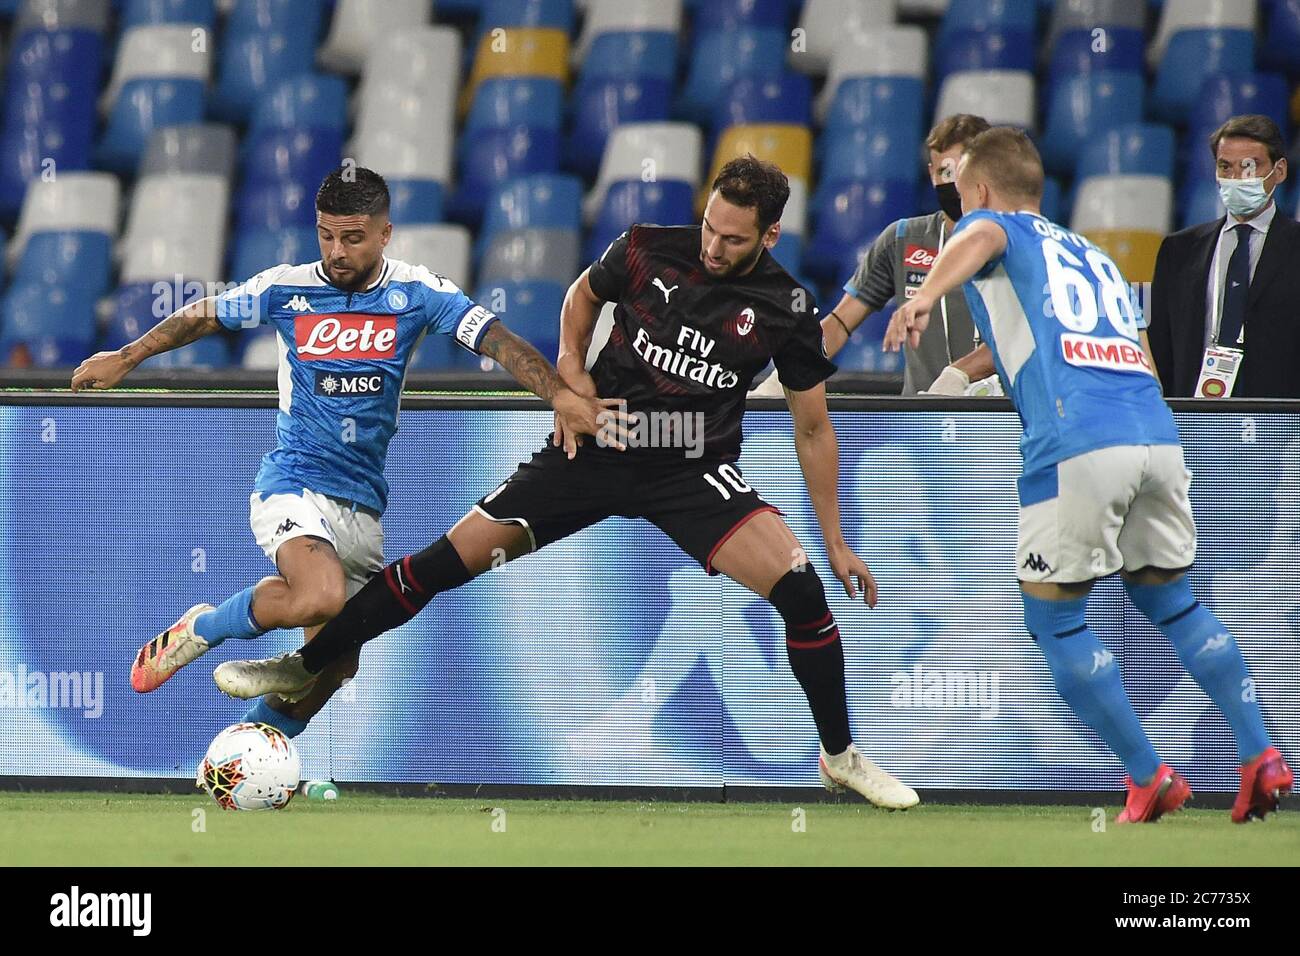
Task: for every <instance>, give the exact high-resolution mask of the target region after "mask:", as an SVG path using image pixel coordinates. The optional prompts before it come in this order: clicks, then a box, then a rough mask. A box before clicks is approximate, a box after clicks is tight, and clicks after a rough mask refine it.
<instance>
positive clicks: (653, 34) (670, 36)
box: [581, 30, 677, 86]
mask: <svg viewBox="0 0 1300 956" xmlns="http://www.w3.org/2000/svg"><path fill="white" fill-rule="evenodd" d="M676 71H677V35H676V34H674V33H666V32H663V31H658V30H642V31H637V32H611V33H602V34H600V35H598V36H597V37H596V38H595V39H594V40H593V41H592V44H591V49H590V50H588V51H587V55H586V57H584V58H583V61H582V72H581V77H582V80H583V82H588V81H591V80H626V79H656V80H662V81H663V82H664V83H666V84H668V85H669V86H671V85H672V80H673V77H674V75H675V74H676Z"/></svg>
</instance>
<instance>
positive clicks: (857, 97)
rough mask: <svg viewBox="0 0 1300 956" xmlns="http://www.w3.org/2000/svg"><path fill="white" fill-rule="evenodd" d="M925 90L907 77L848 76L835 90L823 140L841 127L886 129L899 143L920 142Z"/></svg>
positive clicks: (843, 128)
mask: <svg viewBox="0 0 1300 956" xmlns="http://www.w3.org/2000/svg"><path fill="white" fill-rule="evenodd" d="M923 103H924V90H923V88H922V85H921V81H920V80H919V79H916V78H914V77H910V76H878V77H877V76H854V77H847V78H845V79H844V81H843V82H841V83H840V85H839V86H838V87H837V88H836V90H835V98H834V99H833V100H832V101H831V104H830V109H829V111H828V112H827V113H826V116H825V128H824V130H823V133H822V139H821V141H819V143H818V144H817V145H818V147H819V148H822V147H824V145H825V142H826V139H827V137H828V136H830V135H834V134H836V133H838V132H840V131H843V130H856V129H887V130H889V131H891V132H892V133H894V135H895V138H896V139H897V140H898V141H899V142H912V143H919V142H921V140H922V138H923V136H922V127H921V124H922V122H923V119H924V117H923V113H922V110H923Z"/></svg>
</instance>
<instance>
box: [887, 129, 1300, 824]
mask: <svg viewBox="0 0 1300 956" xmlns="http://www.w3.org/2000/svg"><path fill="white" fill-rule="evenodd" d="M1042 189H1043V167H1042V161H1041V159H1040V158H1039V155H1038V151H1037V150H1036V149H1035V148H1034V146H1033V144H1032V143H1031V142H1030V141H1029V138H1028V137H1027V136H1026V135H1025V134H1024V133H1022V132H1020V131H1018V130H1014V129H1010V128H1007V127H997V128H994V129H990V130H988V131H986V132H984V133H981V134H980V135H979V136H976V137H975V138H974V139H973V140H971V141H970V143H969V144H968V145H967V148H966V151H965V153H964V155H963V156H962V159H961V161H960V163H959V164H958V167H957V190H958V193H959V194H960V196H961V200H962V210H963V215H962V219H961V222H960V223H959V224H958V225H957V229H956V230H955V232H954V235H953V239H952V241H951V242H950V243H949V244H948V245H946V246H945V247H944V250H943V252H942V253H941V254H940V255H939V257H938V259H937V260H936V261H935V263H934V266H933V268H932V270H931V272H930V275H929V277H928V278H927V279H926V280H925V282H924V284H923V285H922V286H921V288H920V290H918V292H917V294H916V296H915V297H914V298H913V299H911V300H909V301H908V302H906V303H904V304H903V305H902V306H901V307H900V308H899V310H898V311H897V312H896V313H895V314H894V318H893V320H892V321H891V322H890V326H889V329H888V331H887V332H886V335H885V346H886V348H893V349H897V348H898V347H900V346H901V344H902V343H903V342H904V341H906V340H908V339H909V337H910V339H911V341H913V342H915V341H916V340H917V339H918V338H919V336H920V333H921V332H922V331H923V330H924V329H925V328H926V326H927V324H928V322H929V316H930V310H931V309H932V308H933V306H934V303H935V302H937V301H938V299H939V298H940V297H942V296H943V295H945V294H947V293H948V292H950V291H952V290H953V289H955V288H957V287H958V286H961V287H962V288H963V291H964V293H965V295H966V300H967V302H968V304H969V305H970V309H971V315H972V317H973V318H974V320H975V324H976V327H977V328H978V329H979V331H980V335H981V337H982V339H983V341H984V342H986V343H987V344H988V345H989V347H990V348H991V350H992V353H993V358H994V362H995V364H996V366H997V371H998V375H999V376H1000V377H1001V379H1002V383H1003V387H1004V389H1005V391H1006V393H1007V394H1008V395H1009V396H1010V397H1011V400H1012V402H1013V403H1014V404H1015V406H1016V410H1017V411H1018V412H1019V413H1020V419H1021V422H1022V423H1023V426H1024V436H1023V438H1022V440H1021V452H1022V455H1023V457H1024V468H1023V471H1022V474H1021V477H1020V479H1019V482H1018V485H1019V495H1020V518H1019V532H1018V541H1017V554H1016V561H1017V565H1018V568H1019V572H1018V573H1019V578H1020V589H1021V593H1022V597H1023V600H1024V607H1025V624H1026V626H1027V627H1028V629H1029V631H1030V633H1031V634H1032V635H1033V637H1034V640H1035V641H1036V642H1037V644H1038V647H1039V649H1040V650H1041V651H1042V653H1043V655H1044V657H1045V658H1046V659H1047V663H1048V666H1049V668H1050V670H1051V673H1052V678H1053V680H1054V682H1055V684H1056V688H1057V691H1058V692H1059V693H1060V695H1061V697H1062V698H1063V699H1064V700H1065V702H1066V703H1067V704H1069V706H1070V707H1071V709H1072V710H1073V711H1074V712H1075V714H1076V715H1077V716H1078V717H1079V718H1080V719H1081V720H1082V721H1083V722H1084V723H1086V724H1087V725H1088V726H1089V727H1091V728H1092V729H1093V730H1094V731H1096V732H1097V734H1098V735H1099V736H1100V737H1101V738H1102V739H1103V740H1104V741H1105V742H1106V743H1107V745H1109V746H1110V748H1111V750H1113V751H1114V752H1115V754H1116V755H1117V756H1118V757H1119V758H1120V760H1121V761H1122V762H1123V764H1124V766H1125V768H1126V769H1127V771H1128V779H1127V780H1126V786H1127V788H1128V797H1127V801H1126V805H1125V808H1124V810H1123V812H1122V813H1121V814H1120V817H1119V821H1120V822H1122V823H1129V822H1145V821H1151V820H1155V819H1157V818H1158V817H1159V816H1161V815H1162V814H1164V813H1168V812H1170V811H1172V810H1176V809H1178V808H1179V807H1180V806H1181V805H1182V804H1183V802H1184V801H1185V800H1186V799H1187V798H1188V796H1190V794H1191V790H1190V788H1189V787H1188V785H1187V782H1186V781H1185V780H1184V779H1183V778H1182V776H1181V775H1179V773H1178V772H1177V771H1175V770H1173V769H1172V768H1171V767H1169V766H1168V765H1167V764H1164V763H1162V762H1161V760H1160V758H1159V757H1158V756H1157V755H1156V752H1155V749H1154V748H1153V747H1152V745H1151V742H1150V741H1149V740H1148V739H1147V736H1146V734H1145V732H1144V731H1143V729H1142V725H1141V723H1140V722H1139V720H1138V718H1137V715H1136V714H1135V713H1134V711H1133V708H1132V706H1131V704H1130V703H1129V701H1128V697H1127V695H1126V694H1125V692H1124V686H1123V684H1122V683H1121V681H1120V674H1119V666H1118V662H1117V661H1116V660H1115V657H1114V655H1113V654H1112V653H1111V652H1110V651H1109V650H1107V649H1106V648H1105V647H1104V646H1103V645H1102V644H1101V642H1100V641H1099V640H1098V639H1097V637H1096V635H1095V634H1094V633H1093V632H1092V631H1091V630H1089V628H1088V624H1087V620H1086V611H1087V604H1088V595H1089V592H1090V591H1091V588H1092V585H1093V583H1094V581H1096V580H1097V579H1098V578H1102V577H1105V576H1107V575H1110V574H1113V573H1114V572H1116V571H1119V572H1120V573H1121V574H1122V576H1123V580H1124V587H1125V589H1126V590H1127V592H1128V594H1129V597H1130V598H1131V600H1132V601H1133V603H1134V604H1135V605H1136V606H1137V607H1138V609H1139V610H1140V611H1142V613H1143V614H1145V615H1146V616H1147V617H1148V618H1149V619H1150V620H1151V621H1152V622H1153V623H1154V624H1155V625H1156V626H1157V627H1158V628H1160V630H1161V631H1162V632H1163V633H1164V634H1165V635H1166V636H1167V637H1168V638H1169V639H1170V641H1171V642H1172V643H1173V645H1174V649H1175V651H1176V652H1177V654H1178V657H1179V660H1180V661H1181V662H1182V664H1183V666H1184V667H1185V668H1186V670H1187V672H1188V674H1190V675H1191V677H1192V678H1193V679H1194V680H1195V681H1196V682H1197V683H1198V684H1200V686H1201V688H1202V689H1203V690H1204V691H1205V692H1206V694H1207V695H1209V697H1210V699H1211V700H1213V701H1214V702H1215V704H1217V705H1218V706H1219V708H1220V709H1221V710H1222V711H1223V713H1224V715H1225V716H1226V717H1227V719H1228V722H1229V724H1230V725H1231V727H1232V730H1233V734H1234V736H1235V737H1236V741H1237V749H1238V751H1239V754H1240V756H1241V760H1242V768H1241V788H1240V791H1239V793H1238V795H1237V800H1236V803H1235V804H1234V806H1233V809H1232V819H1233V820H1234V821H1236V822H1244V821H1246V820H1248V819H1252V818H1254V817H1259V816H1263V815H1264V814H1265V813H1267V812H1269V811H1271V810H1274V809H1276V808H1277V804H1278V795H1279V793H1282V792H1285V791H1288V790H1289V789H1290V787H1291V784H1292V774H1291V770H1290V769H1289V768H1288V767H1287V765H1286V763H1285V762H1284V761H1283V759H1282V756H1281V754H1280V753H1278V751H1277V750H1276V749H1275V748H1274V747H1273V746H1272V745H1271V743H1270V741H1269V738H1268V734H1267V732H1266V730H1265V728H1264V722H1263V718H1262V716H1261V713H1260V707H1259V704H1258V702H1257V700H1256V696H1255V694H1254V693H1253V686H1254V685H1253V683H1252V682H1251V679H1250V675H1249V673H1248V671H1247V669H1246V664H1245V661H1244V660H1243V658H1242V656H1241V651H1240V650H1239V649H1238V647H1237V643H1236V641H1235V640H1234V639H1233V637H1232V635H1231V634H1230V633H1229V632H1228V630H1227V628H1225V627H1224V626H1223V624H1222V623H1221V622H1220V621H1219V620H1218V618H1217V617H1215V615H1214V614H1213V613H1212V612H1211V611H1210V610H1209V609H1208V608H1206V607H1204V606H1202V605H1201V604H1200V603H1199V602H1198V601H1197V600H1196V598H1195V597H1194V596H1193V594H1192V592H1191V589H1190V587H1189V586H1188V583H1187V578H1186V571H1187V569H1188V567H1190V565H1191V563H1192V561H1193V559H1194V558H1195V556H1196V526H1195V523H1194V521H1193V519H1192V511H1191V504H1190V501H1189V499H1188V489H1189V486H1190V482H1191V474H1190V473H1189V472H1188V471H1187V468H1186V466H1185V465H1184V463H1183V453H1182V447H1181V445H1180V444H1179V438H1178V429H1177V426H1176V425H1175V423H1174V419H1173V415H1172V414H1171V413H1170V411H1169V407H1168V406H1167V405H1166V404H1165V402H1164V398H1163V396H1162V394H1161V391H1160V385H1159V382H1158V381H1157V379H1156V377H1155V374H1154V369H1153V366H1152V362H1151V359H1150V353H1149V352H1148V350H1147V349H1146V347H1145V342H1144V341H1143V336H1142V334H1141V331H1140V326H1141V325H1142V318H1141V313H1140V310H1139V309H1138V308H1137V306H1136V305H1135V304H1134V301H1133V296H1132V294H1131V291H1130V287H1129V285H1128V284H1127V282H1126V281H1125V280H1124V277H1123V276H1122V275H1121V273H1120V271H1119V269H1118V268H1117V267H1116V266H1115V263H1114V262H1113V261H1111V259H1110V258H1109V257H1108V256H1107V255H1106V254H1105V253H1104V252H1102V251H1101V250H1100V249H1098V248H1097V247H1096V246H1094V245H1093V244H1092V243H1091V242H1089V241H1088V240H1087V239H1085V238H1083V237H1081V236H1078V235H1076V234H1074V233H1072V232H1070V231H1069V230H1066V229H1064V228H1062V227H1061V226H1058V225H1056V224H1055V223H1052V222H1049V221H1048V220H1047V219H1045V218H1043V216H1042V215H1041V214H1040V213H1039V211H1038V210H1039V202H1040V201H1041V198H1042Z"/></svg>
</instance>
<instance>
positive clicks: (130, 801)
mask: <svg viewBox="0 0 1300 956" xmlns="http://www.w3.org/2000/svg"><path fill="white" fill-rule="evenodd" d="M196 811H202V812H201V813H198V812H196ZM799 811H802V812H799ZM1117 812H1118V807H1117V806H1108V807H1106V808H1105V814H1106V816H1105V829H1104V832H1097V821H1096V815H1095V814H1094V813H1093V812H1092V811H1091V810H1090V809H1089V808H1087V807H1059V806H1054V807H1035V806H954V805H934V804H931V805H922V806H920V807H917V808H915V809H912V810H909V811H907V812H905V813H890V812H887V811H883V810H877V809H875V808H874V807H870V806H867V805H866V804H861V803H847V802H846V803H839V804H820V803H818V804H809V805H808V806H806V807H802V808H800V807H797V806H796V805H795V804H793V803H762V804H754V803H740V804H735V803H732V804H722V803H674V802H635V801H627V802H596V801H583V800H480V799H473V800H466V799H451V798H416V797H407V798H401V797H382V796H371V795H360V794H357V793H355V792H353V793H349V792H348V791H347V789H346V788H345V789H344V791H343V796H342V797H341V798H340V799H339V800H338V801H337V802H329V803H322V802H313V801H308V800H305V799H302V798H301V797H296V798H295V799H294V801H293V803H292V804H290V805H289V806H288V807H287V808H286V809H284V810H282V811H278V812H267V813H236V812H231V811H223V810H221V809H220V808H219V807H217V806H216V804H214V803H213V802H212V801H211V800H210V799H208V798H207V797H206V796H202V795H200V794H195V795H194V796H147V795H145V796H141V795H134V794H131V795H126V794H105V793H78V794H65V793H57V794H56V793H0V860H2V862H3V863H5V864H6V865H41V866H71V865H78V866H118V865H121V866H148V865H189V864H195V865H217V866H220V865H231V866H247V865H250V864H251V865H263V866H284V865H291V866H292V865H311V866H329V865H349V864H370V865H387V864H395V865H421V866H423V865H438V864H457V865H465V864H470V865H474V864H491V865H511V864H542V865H545V864H557V865H570V864H572V865H626V864H632V865H640V864H648V865H659V864H663V865H769V864H772V865H799V864H848V865H888V866H898V865H945V864H946V865H977V866H990V865H1049V866H1051V865H1066V866H1092V865H1117V866H1128V865H1135V866H1184V865H1216V866H1224V865H1241V866H1269V865H1290V862H1291V861H1289V860H1288V859H1286V858H1287V857H1290V851H1283V850H1282V849H1281V848H1282V847H1295V846H1297V845H1300V844H1298V841H1297V838H1300V816H1297V815H1289V814H1287V813H1281V814H1277V815H1274V816H1271V817H1270V818H1269V819H1268V820H1267V821H1265V822H1263V823H1255V824H1251V825H1248V826H1235V825H1233V824H1231V823H1230V822H1229V821H1228V814H1227V811H1225V810H1186V811H1183V812H1181V813H1179V814H1176V815H1174V816H1171V817H1168V818H1166V819H1164V820H1161V821H1160V822H1159V823H1157V824H1154V825H1149V826H1136V827H1124V826H1116V825H1115V815H1116V813H1117Z"/></svg>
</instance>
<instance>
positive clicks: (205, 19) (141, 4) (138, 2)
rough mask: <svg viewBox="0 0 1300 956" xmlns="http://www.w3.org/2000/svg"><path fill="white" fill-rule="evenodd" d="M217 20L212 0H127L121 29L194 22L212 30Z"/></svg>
mask: <svg viewBox="0 0 1300 956" xmlns="http://www.w3.org/2000/svg"><path fill="white" fill-rule="evenodd" d="M215 21H216V10H215V9H214V7H213V3H212V0H126V5H125V8H124V9H123V11H122V18H121V29H122V30H123V31H126V30H129V29H130V28H131V27H138V26H147V25H149V24H154V23H194V24H198V25H199V26H201V27H207V28H208V29H209V30H210V29H212V25H213V23H214V22H215Z"/></svg>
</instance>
